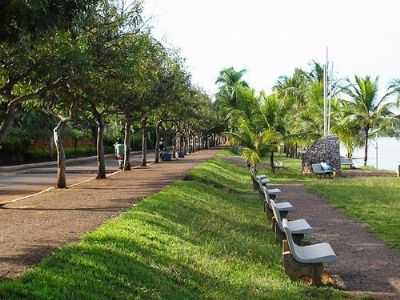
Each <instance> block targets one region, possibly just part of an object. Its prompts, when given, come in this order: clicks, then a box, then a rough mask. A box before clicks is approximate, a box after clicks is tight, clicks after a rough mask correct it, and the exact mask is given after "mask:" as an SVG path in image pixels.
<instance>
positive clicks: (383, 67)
mask: <svg viewBox="0 0 400 300" xmlns="http://www.w3.org/2000/svg"><path fill="white" fill-rule="evenodd" d="M144 4H145V14H146V16H147V17H151V24H152V26H153V32H154V35H155V36H156V37H157V38H158V39H161V40H162V41H164V42H166V43H167V44H168V45H172V46H174V47H176V48H179V49H180V50H181V53H182V55H183V56H184V57H185V58H186V59H187V65H188V67H189V70H190V71H191V73H192V75H193V82H194V83H195V84H197V85H199V86H201V87H202V88H204V89H205V90H206V91H207V92H208V93H210V94H213V93H215V91H216V86H215V80H216V78H217V77H218V73H219V71H220V70H222V69H223V68H226V67H230V66H233V67H235V68H236V69H246V70H247V74H246V77H245V79H246V80H247V81H248V82H249V83H250V85H251V86H253V87H254V88H255V89H257V90H266V91H270V90H271V88H272V86H273V85H274V83H275V82H276V80H277V79H278V77H279V76H281V75H290V74H291V73H292V71H293V70H294V68H295V67H307V65H308V63H309V62H311V61H312V60H313V59H315V60H318V61H320V62H323V60H324V57H325V48H326V47H328V48H329V57H330V60H331V61H332V62H333V64H334V71H335V73H336V75H337V76H339V77H350V76H353V75H354V74H358V75H371V76H379V77H380V86H381V89H382V90H383V89H384V88H385V87H386V86H387V84H388V83H389V82H390V80H392V79H394V78H400V64H399V60H400V22H399V11H400V1H399V0H380V1H376V0H336V1H332V0H331V1H326V0H247V1H239V0H201V1H200V0H145V2H144Z"/></svg>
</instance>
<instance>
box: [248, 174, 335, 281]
mask: <svg viewBox="0 0 400 300" xmlns="http://www.w3.org/2000/svg"><path fill="white" fill-rule="evenodd" d="M250 172H251V178H252V182H253V187H254V189H256V190H258V192H259V193H260V197H261V199H262V200H263V204H264V212H265V213H266V215H267V217H268V218H269V219H271V225H272V230H273V231H274V233H275V237H276V239H277V241H279V242H281V243H282V246H283V265H284V269H285V272H286V273H287V274H288V276H289V277H290V278H292V279H300V278H304V277H307V278H310V279H311V280H312V282H313V284H315V285H320V284H321V282H322V274H323V268H324V264H327V263H334V262H335V261H336V254H335V252H334V251H333V249H332V247H331V246H330V245H329V244H328V243H317V244H309V243H307V242H306V241H305V239H304V237H305V235H307V234H311V232H312V227H311V226H310V224H309V223H308V222H307V221H306V220H305V219H298V220H289V218H288V215H289V213H290V212H292V211H294V210H295V207H294V206H293V205H292V204H291V203H290V202H278V201H277V200H276V199H277V196H278V194H279V193H280V192H281V190H280V189H271V188H269V183H270V180H269V178H268V177H267V176H266V175H256V174H255V173H254V172H253V171H252V170H250Z"/></svg>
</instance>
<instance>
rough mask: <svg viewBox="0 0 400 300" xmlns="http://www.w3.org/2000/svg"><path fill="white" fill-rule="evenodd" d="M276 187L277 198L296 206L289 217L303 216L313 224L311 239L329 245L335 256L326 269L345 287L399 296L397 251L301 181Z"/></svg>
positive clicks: (399, 282) (399, 258)
mask: <svg viewBox="0 0 400 300" xmlns="http://www.w3.org/2000/svg"><path fill="white" fill-rule="evenodd" d="M279 187H280V188H281V190H282V194H280V195H279V196H278V198H279V200H280V201H290V202H291V203H292V204H293V205H294V206H295V207H296V211H295V212H294V213H291V214H290V217H291V218H292V219H296V218H305V219H307V220H308V222H309V223H310V224H311V226H312V227H313V239H315V240H320V241H327V242H329V243H330V244H331V245H332V247H333V249H334V250H335V252H336V254H337V256H338V258H337V262H336V264H334V265H332V266H329V268H328V270H329V271H330V272H331V273H333V274H338V275H339V276H340V277H341V278H342V279H343V281H344V283H345V285H346V289H348V290H353V291H354V290H355V291H357V290H358V291H369V292H385V293H394V294H395V295H396V296H394V297H392V298H390V299H400V251H399V250H394V249H390V248H388V247H387V246H385V244H384V243H383V241H381V240H380V239H378V238H377V237H376V236H375V235H373V234H372V233H369V232H368V229H367V228H366V227H365V226H363V225H361V224H359V223H357V222H355V221H353V220H351V219H350V218H348V217H346V216H345V215H344V214H343V213H342V212H341V211H339V210H337V209H335V208H332V207H331V206H329V205H328V203H327V202H326V201H325V200H324V199H322V198H321V197H319V196H318V195H316V194H314V193H309V192H307V191H306V190H305V189H304V186H303V185H302V184H284V185H281V186H279ZM397 230H398V229H397ZM383 298H385V297H383ZM383 298H382V299H383ZM385 299H386V298H385Z"/></svg>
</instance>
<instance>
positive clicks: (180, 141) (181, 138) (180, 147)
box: [179, 133, 183, 153]
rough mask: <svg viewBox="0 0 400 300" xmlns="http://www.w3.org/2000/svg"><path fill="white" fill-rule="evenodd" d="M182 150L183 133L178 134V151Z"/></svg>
mask: <svg viewBox="0 0 400 300" xmlns="http://www.w3.org/2000/svg"><path fill="white" fill-rule="evenodd" d="M182 152H183V134H182V133H180V134H179V153H182Z"/></svg>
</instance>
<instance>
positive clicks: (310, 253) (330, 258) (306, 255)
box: [282, 219, 336, 264]
mask: <svg viewBox="0 0 400 300" xmlns="http://www.w3.org/2000/svg"><path fill="white" fill-rule="evenodd" d="M282 226H283V229H284V231H285V233H286V237H287V241H288V245H289V248H290V252H291V254H292V256H293V258H294V259H295V260H296V261H297V262H299V263H303V264H324V263H334V262H336V254H335V252H334V251H333V249H332V247H331V245H329V244H328V243H318V244H314V245H309V246H298V245H296V243H295V242H294V241H293V237H292V234H293V232H292V231H291V230H290V228H289V222H288V220H286V219H283V220H282Z"/></svg>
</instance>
